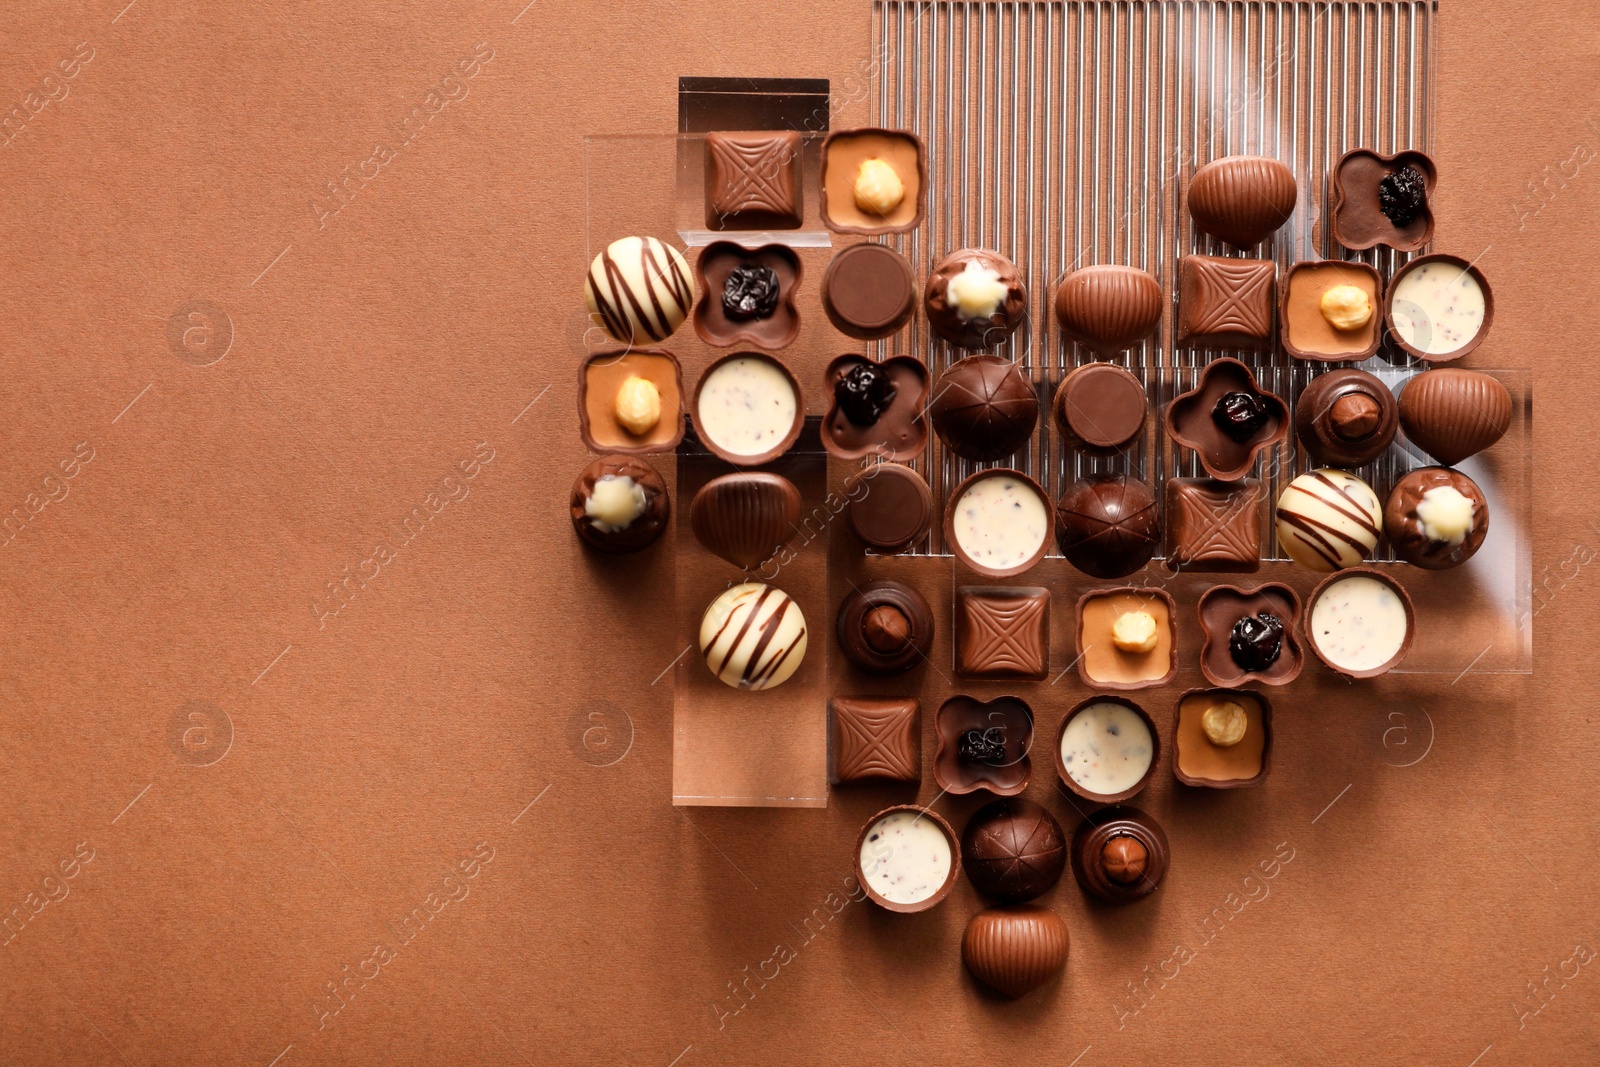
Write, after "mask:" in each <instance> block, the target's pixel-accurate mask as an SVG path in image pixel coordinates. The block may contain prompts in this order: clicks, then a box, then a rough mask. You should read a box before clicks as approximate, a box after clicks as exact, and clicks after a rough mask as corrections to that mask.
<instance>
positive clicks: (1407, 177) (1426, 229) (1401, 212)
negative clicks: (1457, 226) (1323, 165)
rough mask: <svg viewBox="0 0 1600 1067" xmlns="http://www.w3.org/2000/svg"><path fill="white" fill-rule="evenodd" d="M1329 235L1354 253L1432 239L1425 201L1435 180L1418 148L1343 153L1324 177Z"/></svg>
mask: <svg viewBox="0 0 1600 1067" xmlns="http://www.w3.org/2000/svg"><path fill="white" fill-rule="evenodd" d="M1329 177H1330V181H1329V185H1330V190H1329V195H1330V199H1331V201H1332V204H1333V220H1332V227H1333V239H1334V240H1335V241H1338V242H1339V243H1340V244H1342V245H1344V246H1345V247H1346V248H1348V249H1351V250H1353V251H1359V250H1361V249H1365V248H1373V247H1376V246H1377V245H1385V246H1387V247H1389V248H1393V249H1394V250H1396V251H1397V252H1415V251H1416V250H1417V249H1419V248H1422V247H1423V246H1424V245H1426V244H1427V243H1428V242H1429V241H1431V240H1433V211H1432V208H1431V207H1430V205H1429V201H1430V200H1431V199H1432V198H1433V186H1434V183H1435V182H1436V181H1437V180H1438V178H1437V172H1436V171H1435V169H1434V166H1433V160H1431V159H1429V158H1428V157H1427V156H1426V155H1424V154H1423V153H1421V152H1412V151H1406V152H1396V153H1395V154H1394V155H1392V156H1386V155H1382V154H1380V153H1378V152H1374V151H1372V150H1371V149H1369V148H1357V149H1354V150H1352V151H1349V152H1346V153H1345V154H1344V155H1343V156H1342V157H1340V159H1339V162H1338V163H1337V164H1335V165H1334V168H1333V172H1332V174H1331V175H1330V176H1329Z"/></svg>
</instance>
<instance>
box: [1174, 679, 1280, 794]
mask: <svg viewBox="0 0 1600 1067" xmlns="http://www.w3.org/2000/svg"><path fill="white" fill-rule="evenodd" d="M1228 705H1233V707H1232V708H1229V707H1228ZM1212 709H1216V711H1215V712H1213V714H1218V713H1220V719H1221V721H1219V722H1215V723H1213V729H1214V730H1216V731H1217V733H1216V735H1215V736H1213V734H1212V733H1211V732H1210V731H1208V730H1207V729H1206V713H1207V712H1208V711H1212ZM1239 712H1243V715H1242V716H1240V715H1239ZM1229 713H1231V717H1232V718H1233V719H1234V720H1235V721H1234V722H1232V723H1231V724H1230V723H1229V722H1228V719H1229V717H1230V714H1229ZM1241 726H1242V730H1241V729H1240V727H1241ZM1172 740H1173V745H1172V773H1173V775H1174V776H1175V777H1176V778H1177V779H1178V781H1180V782H1182V783H1183V784H1184V785H1193V786H1201V787H1205V788H1211V789H1234V788H1238V787H1240V786H1251V785H1255V784H1256V783H1258V782H1260V781H1261V779H1263V778H1265V777H1266V776H1267V771H1268V770H1269V769H1270V757H1271V752H1272V708H1271V706H1270V705H1269V704H1268V703H1267V701H1266V698H1265V697H1263V696H1261V695H1260V694H1259V693H1253V692H1251V691H1249V690H1247V689H1191V690H1190V691H1189V692H1187V693H1185V694H1184V695H1183V696H1182V698H1181V699H1179V701H1178V713H1177V715H1176V716H1175V717H1174V721H1173V724H1172Z"/></svg>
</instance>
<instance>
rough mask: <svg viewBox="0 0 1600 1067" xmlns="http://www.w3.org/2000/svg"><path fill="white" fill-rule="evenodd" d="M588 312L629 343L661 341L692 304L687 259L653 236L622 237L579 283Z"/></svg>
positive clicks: (609, 331)
mask: <svg viewBox="0 0 1600 1067" xmlns="http://www.w3.org/2000/svg"><path fill="white" fill-rule="evenodd" d="M583 297H584V300H585V301H587V302H588V305H589V317H590V318H591V319H593V320H594V324H595V325H596V326H600V327H603V328H604V329H605V331H606V333H608V334H610V335H611V336H612V337H615V338H616V339H617V340H619V341H623V342H626V343H627V344H644V343H646V342H647V341H664V340H666V339H667V338H668V337H671V336H672V333H673V331H674V330H676V329H677V328H678V327H679V326H682V325H683V320H684V319H685V318H686V317H687V316H688V314H689V308H690V306H691V305H692V304H693V303H694V283H693V282H692V281H690V280H689V264H688V263H686V262H684V259H683V256H682V255H680V254H679V253H678V250H677V249H676V248H673V247H672V246H670V245H664V244H662V243H661V242H660V241H658V240H656V239H655V238H654V237H624V238H622V239H621V240H617V241H613V242H611V244H609V245H607V246H606V250H605V251H604V252H601V253H600V254H599V255H598V256H595V257H594V262H593V263H591V264H589V277H588V279H587V280H586V281H585V282H584V284H583Z"/></svg>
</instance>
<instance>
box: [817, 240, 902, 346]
mask: <svg viewBox="0 0 1600 1067" xmlns="http://www.w3.org/2000/svg"><path fill="white" fill-rule="evenodd" d="M916 299H917V278H916V275H915V274H913V273H912V271H911V264H909V263H907V262H906V258H905V257H904V256H902V255H901V254H900V253H898V252H896V251H895V250H894V249H892V248H890V247H889V246H888V245H880V244H871V243H868V244H859V245H851V246H850V247H849V248H846V249H845V250H844V251H842V252H840V253H839V254H838V255H836V256H834V257H833V262H831V263H829V264H828V270H827V272H826V273H825V274H823V276H822V309H823V310H824V311H825V312H827V314H828V319H829V321H830V322H832V323H833V324H834V326H835V327H837V328H838V330H839V332H841V333H844V334H848V335H849V336H851V337H855V338H858V339H860V340H862V341H876V340H878V339H879V338H882V337H888V336H889V335H890V334H892V333H894V332H896V331H897V330H899V329H900V327H902V326H904V325H905V324H906V323H907V322H909V321H910V320H911V313H912V310H913V309H914V308H915V307H916Z"/></svg>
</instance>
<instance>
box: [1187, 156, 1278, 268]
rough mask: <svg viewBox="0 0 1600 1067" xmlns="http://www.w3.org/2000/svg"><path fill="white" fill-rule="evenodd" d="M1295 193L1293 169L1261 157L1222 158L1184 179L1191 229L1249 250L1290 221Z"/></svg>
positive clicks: (1274, 160)
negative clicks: (1187, 184) (1187, 195)
mask: <svg viewBox="0 0 1600 1067" xmlns="http://www.w3.org/2000/svg"><path fill="white" fill-rule="evenodd" d="M1298 195H1299V191H1298V190H1297V189H1296V187H1295V182H1294V172H1293V171H1291V170H1290V169H1289V168H1288V167H1287V166H1286V165H1284V164H1283V163H1281V162H1279V161H1278V160H1276V159H1270V158H1268V157H1266V156H1225V157H1223V158H1222V159H1214V160H1212V161H1211V162H1210V163H1207V164H1206V165H1205V166H1203V167H1201V168H1200V169H1199V170H1197V171H1195V172H1194V177H1193V178H1191V179H1190V180H1189V215H1190V216H1191V217H1192V218H1193V219H1194V226H1195V229H1197V230H1199V231H1200V232H1202V233H1209V234H1210V235H1211V236H1213V237H1216V238H1219V239H1220V240H1223V241H1227V242H1228V243H1229V244H1231V245H1236V246H1238V247H1239V248H1250V247H1252V246H1254V245H1257V244H1259V243H1261V241H1262V240H1264V239H1265V238H1267V237H1269V236H1271V235H1272V233H1273V232H1274V231H1275V230H1277V229H1278V227H1280V226H1282V225H1283V224H1284V223H1286V222H1288V221H1289V216H1290V215H1293V214H1294V205H1295V200H1296V199H1297V198H1298Z"/></svg>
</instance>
